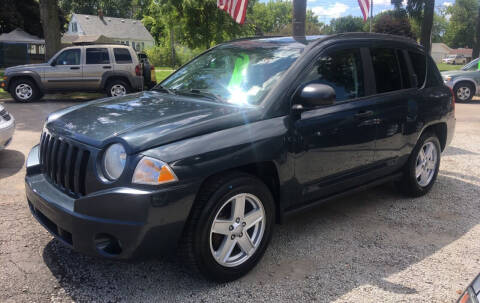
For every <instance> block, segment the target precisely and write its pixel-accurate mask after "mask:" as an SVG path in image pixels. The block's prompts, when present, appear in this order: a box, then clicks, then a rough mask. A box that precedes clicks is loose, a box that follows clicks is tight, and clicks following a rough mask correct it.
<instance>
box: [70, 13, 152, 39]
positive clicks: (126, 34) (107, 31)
mask: <svg viewBox="0 0 480 303" xmlns="http://www.w3.org/2000/svg"><path fill="white" fill-rule="evenodd" d="M73 15H74V16H75V17H76V20H77V23H78V24H79V25H80V27H81V29H82V31H83V32H84V33H85V35H87V36H98V35H103V36H105V37H108V38H116V39H135V40H152V41H153V37H152V35H150V33H149V32H148V30H147V29H146V28H145V26H143V24H142V22H141V21H139V20H133V19H122V18H113V17H106V16H105V17H103V18H102V19H101V18H100V17H99V16H95V15H82V14H73Z"/></svg>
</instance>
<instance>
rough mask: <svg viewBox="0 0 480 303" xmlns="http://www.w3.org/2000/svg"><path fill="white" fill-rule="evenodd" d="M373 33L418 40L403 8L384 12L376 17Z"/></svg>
mask: <svg viewBox="0 0 480 303" xmlns="http://www.w3.org/2000/svg"><path fill="white" fill-rule="evenodd" d="M373 31H374V32H376V33H384V34H391V35H399V36H405V37H409V38H413V39H416V36H415V33H414V32H413V31H412V26H411V25H410V20H409V19H408V15H407V12H406V11H405V10H404V9H402V8H400V9H396V10H390V11H386V12H382V13H380V14H378V15H377V16H375V18H374V20H373Z"/></svg>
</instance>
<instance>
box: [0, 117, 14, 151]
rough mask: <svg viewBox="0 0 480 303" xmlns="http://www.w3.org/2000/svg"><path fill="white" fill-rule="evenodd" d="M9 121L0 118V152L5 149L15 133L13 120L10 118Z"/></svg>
mask: <svg viewBox="0 0 480 303" xmlns="http://www.w3.org/2000/svg"><path fill="white" fill-rule="evenodd" d="M10 117H11V119H10V120H9V121H5V120H4V119H2V118H1V117H0V150H2V149H4V148H5V147H7V145H8V144H10V142H11V141H12V136H13V133H14V132H15V119H14V118H13V116H11V115H10Z"/></svg>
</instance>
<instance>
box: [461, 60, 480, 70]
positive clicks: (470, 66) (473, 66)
mask: <svg viewBox="0 0 480 303" xmlns="http://www.w3.org/2000/svg"><path fill="white" fill-rule="evenodd" d="M478 60H479V58H477V59H475V60H473V61H471V62H470V63H468V64H466V65H465V66H463V67H462V70H477V69H478Z"/></svg>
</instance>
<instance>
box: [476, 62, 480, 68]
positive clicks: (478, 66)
mask: <svg viewBox="0 0 480 303" xmlns="http://www.w3.org/2000/svg"><path fill="white" fill-rule="evenodd" d="M477 70H480V60H478V65H477Z"/></svg>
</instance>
